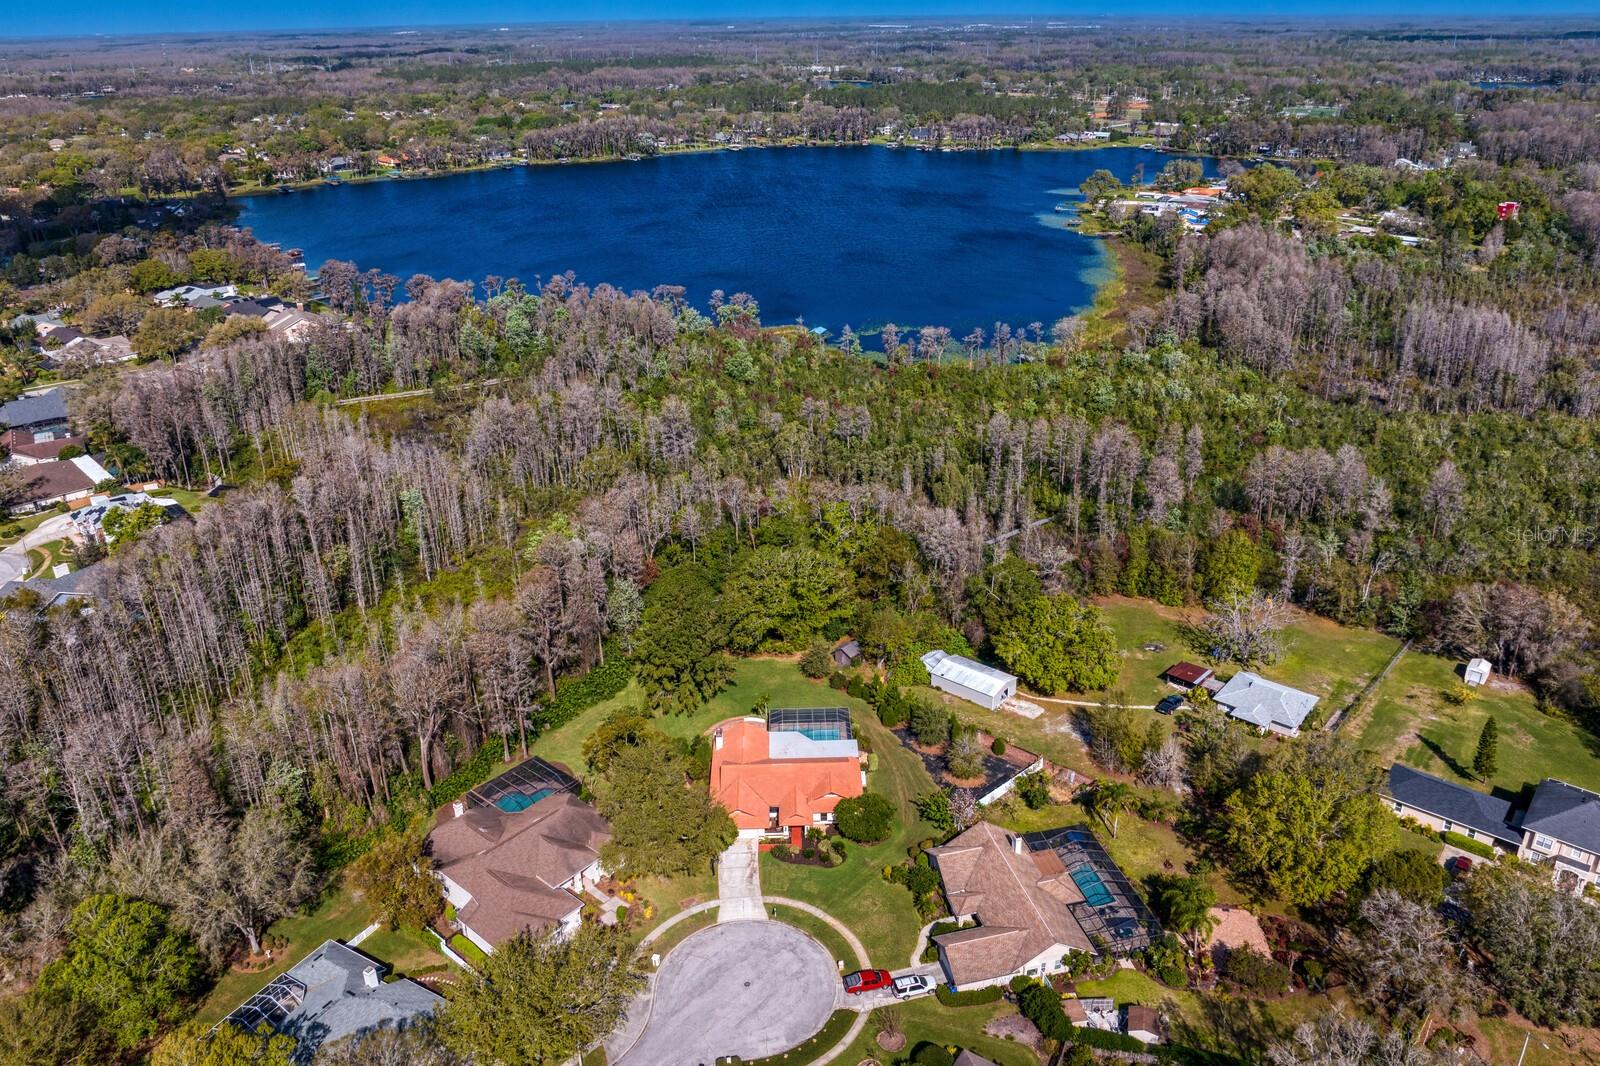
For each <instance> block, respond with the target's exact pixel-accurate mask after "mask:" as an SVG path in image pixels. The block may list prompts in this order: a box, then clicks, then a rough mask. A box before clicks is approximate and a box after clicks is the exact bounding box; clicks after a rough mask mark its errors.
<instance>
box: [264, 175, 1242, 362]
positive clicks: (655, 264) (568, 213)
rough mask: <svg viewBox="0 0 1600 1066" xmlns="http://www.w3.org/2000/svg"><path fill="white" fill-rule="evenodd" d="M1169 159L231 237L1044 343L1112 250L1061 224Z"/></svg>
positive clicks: (270, 209) (278, 221)
mask: <svg viewBox="0 0 1600 1066" xmlns="http://www.w3.org/2000/svg"><path fill="white" fill-rule="evenodd" d="M1173 158H1176V157H1174V156H1171V155H1167V154H1163V153H1160V152H1154V151H1150V150H1147V149H1137V148H1104V149H1091V150H1083V151H1067V152H1054V151H1039V152H1016V151H994V152H923V151H915V150H907V149H898V150H891V149H887V148H808V149H798V148H797V149H774V148H769V149H746V150H745V151H741V152H711V153H702V154H694V155H677V156H668V157H665V158H657V159H646V160H642V161H638V162H619V163H605V164H588V165H578V164H574V165H571V166H533V167H510V168H505V169H501V170H491V171H480V172H475V173H469V174H456V175H450V176H447V177H439V178H429V179H424V180H406V181H377V182H369V183H361V184H346V185H341V186H336V187H320V188H317V189H313V190H310V191H305V192H296V193H292V194H288V195H271V196H257V197H250V198H246V199H245V200H243V201H242V209H243V215H242V218H241V220H240V224H241V225H244V226H249V227H251V228H252V229H254V231H255V233H256V236H258V237H259V238H261V239H262V240H267V241H278V242H281V243H282V245H283V247H285V248H301V249H303V250H304V251H305V258H306V263H307V264H308V265H309V266H311V267H313V268H314V267H317V266H320V265H321V264H322V263H323V262H324V261H325V260H327V259H348V260H352V261H354V262H355V263H357V264H358V265H359V266H361V267H362V268H363V269H367V268H372V267H376V268H378V269H381V270H384V271H386V272H388V273H391V274H395V275H397V276H399V277H400V278H401V279H402V280H404V279H405V278H407V277H410V276H411V275H412V274H418V273H420V274H429V275H432V276H434V277H440V278H444V277H449V278H456V279H460V280H468V281H481V280H482V279H483V278H484V277H485V276H486V275H490V274H496V275H499V276H501V277H503V278H511V277H515V278H520V279H521V280H522V281H523V282H524V284H527V285H529V286H530V287H531V286H532V285H533V284H534V283H535V282H536V281H537V280H538V279H541V278H549V277H551V276H553V275H555V274H558V273H561V272H563V271H567V270H571V271H574V272H576V274H577V275H578V278H579V280H580V281H583V282H585V283H588V284H591V285H594V284H598V283H600V282H609V283H611V284H613V285H616V286H618V287H619V288H623V289H627V290H630V291H631V290H635V289H646V290H648V289H651V288H654V287H655V286H657V285H663V284H668V285H682V286H684V287H685V288H686V289H687V294H688V298H689V299H690V300H692V301H694V302H695V303H696V304H698V305H701V306H704V305H705V303H706V301H707V299H708V298H709V297H710V295H711V293H712V291H713V290H715V289H722V290H723V291H725V292H726V293H729V294H732V293H735V292H748V293H750V294H751V295H752V296H754V297H755V298H756V300H757V301H758V302H759V303H760V305H761V311H762V320H763V321H764V322H765V323H766V324H768V325H777V324H784V323H791V322H794V321H796V320H802V319H803V320H804V321H805V322H806V323H807V324H808V325H813V326H818V325H820V326H825V327H827V328H828V329H830V330H832V331H834V332H835V333H837V332H838V331H839V329H840V328H841V327H843V326H845V325H849V326H851V327H853V328H854V329H855V330H857V331H858V332H863V331H867V330H871V329H874V328H876V327H878V326H881V325H882V324H883V323H885V322H894V323H897V324H898V325H900V326H902V327H907V326H910V327H918V326H925V325H942V326H948V327H950V328H951V329H952V330H953V331H954V333H955V336H956V337H957V338H959V337H961V336H964V335H965V334H966V333H967V332H968V331H970V330H971V329H972V328H974V327H982V328H983V329H985V330H989V329H992V328H993V326H994V323H996V322H1006V323H1009V324H1010V325H1012V326H1013V327H1017V326H1024V325H1026V324H1028V323H1030V322H1041V323H1043V324H1044V325H1045V326H1046V327H1047V328H1048V326H1049V325H1050V324H1051V323H1052V322H1054V321H1055V320H1056V319H1058V318H1060V317H1061V316H1063V315H1067V314H1071V313H1073V312H1075V311H1079V310H1082V309H1084V308H1085V307H1087V306H1089V304H1091V303H1092V302H1093V299H1094V292H1095V288H1096V286H1097V285H1098V284H1099V282H1100V281H1101V280H1102V279H1103V278H1104V276H1105V272H1106V265H1107V264H1106V253H1105V249H1104V247H1103V246H1102V244H1101V242H1099V241H1096V240H1093V239H1091V238H1088V237H1083V236H1080V235H1079V234H1077V233H1075V232H1073V231H1071V230H1069V229H1067V228H1066V226H1065V221H1066V219H1067V218H1070V217H1071V215H1070V214H1068V215H1062V214H1058V213H1056V211H1055V210H1054V208H1055V205H1056V204H1058V203H1061V202H1062V201H1064V200H1075V199H1076V197H1077V192H1076V190H1077V186H1078V183H1079V182H1080V181H1082V180H1083V179H1084V178H1086V177H1088V176H1089V175H1090V174H1091V173H1093V172H1094V171H1095V170H1098V169H1101V168H1104V169H1106V170H1110V171H1111V172H1112V173H1114V174H1116V175H1117V177H1119V178H1121V179H1123V180H1124V181H1126V180H1128V179H1129V178H1130V177H1131V176H1132V175H1133V172H1134V169H1135V168H1136V167H1138V166H1140V165H1141V164H1142V165H1143V167H1144V173H1145V175H1146V177H1154V176H1155V174H1156V173H1157V172H1158V171H1159V170H1160V169H1161V167H1162V166H1164V165H1165V164H1166V163H1167V162H1168V160H1170V159H1173ZM1204 164H1205V167H1206V172H1207V174H1211V173H1214V166H1215V164H1214V161H1212V160H1204Z"/></svg>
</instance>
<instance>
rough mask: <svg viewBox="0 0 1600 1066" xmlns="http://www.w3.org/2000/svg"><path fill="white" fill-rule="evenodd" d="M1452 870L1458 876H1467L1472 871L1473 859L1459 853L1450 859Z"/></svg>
mask: <svg viewBox="0 0 1600 1066" xmlns="http://www.w3.org/2000/svg"><path fill="white" fill-rule="evenodd" d="M1450 870H1451V872H1452V873H1454V874H1455V875H1456V876H1457V877H1465V876H1467V875H1468V874H1470V873H1471V872H1472V860H1471V859H1469V858H1467V857H1466V856H1465V855H1457V856H1456V857H1455V858H1453V859H1451V860H1450Z"/></svg>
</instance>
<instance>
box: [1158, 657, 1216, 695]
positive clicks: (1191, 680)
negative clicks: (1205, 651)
mask: <svg viewBox="0 0 1600 1066" xmlns="http://www.w3.org/2000/svg"><path fill="white" fill-rule="evenodd" d="M1210 679H1211V670H1210V669H1209V668H1208V667H1204V666H1200V665H1197V664H1195V663H1189V662H1182V663H1173V664H1172V665H1171V666H1169V667H1167V668H1166V669H1165V670H1163V671H1162V672H1161V680H1163V681H1165V682H1166V683H1167V684H1169V685H1175V686H1177V687H1178V688H1181V689H1183V690H1184V691H1185V692H1188V691H1189V690H1191V689H1193V688H1195V687H1196V686H1197V685H1204V684H1205V683H1206V682H1207V681H1209V680H1210Z"/></svg>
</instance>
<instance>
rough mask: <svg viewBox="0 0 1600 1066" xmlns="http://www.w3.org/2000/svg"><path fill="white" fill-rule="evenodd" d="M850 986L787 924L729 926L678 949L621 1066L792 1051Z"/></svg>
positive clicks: (678, 1064)
mask: <svg viewBox="0 0 1600 1066" xmlns="http://www.w3.org/2000/svg"><path fill="white" fill-rule="evenodd" d="M843 998H844V989H843V987H842V986H841V985H840V982H839V974H838V971H837V970H836V969H835V968H834V964H833V960H832V958H830V957H829V955H828V953H827V951H825V950H824V949H823V947H822V945H821V944H818V943H817V942H816V941H815V940H812V939H811V938H810V937H809V936H806V934H804V933H802V932H800V931H799V930H798V929H795V928H793V927H792V926H787V925H784V924H783V923H782V922H728V923H724V924H719V925H713V926H711V927H710V928H708V929H702V930H701V931H700V932H698V933H695V934H694V935H692V936H690V937H689V938H688V939H686V940H684V941H683V943H681V944H679V945H678V946H677V947H675V948H673V949H672V951H671V953H670V954H668V955H667V957H666V959H664V960H663V961H662V963H661V970H660V972H659V973H657V974H656V982H655V993H654V996H653V997H652V1002H651V1004H650V1008H649V1010H650V1018H649V1020H648V1021H647V1022H646V1023H645V1029H644V1033H643V1034H642V1035H641V1036H640V1037H639V1042H638V1043H636V1044H635V1045H634V1046H633V1047H632V1048H631V1049H630V1050H628V1051H626V1052H624V1053H623V1054H622V1056H621V1057H620V1058H617V1059H614V1060H613V1061H614V1062H616V1063H617V1064H618V1066H710V1064H712V1063H715V1062H716V1060H717V1058H718V1057H719V1056H725V1055H738V1056H740V1057H742V1058H747V1059H755V1058H762V1057H765V1056H767V1055H774V1054H777V1053H778V1052H780V1051H787V1050H788V1049H789V1048H792V1047H794V1046H795V1045H796V1044H798V1043H800V1042H801V1041H802V1040H804V1039H806V1038H807V1037H809V1036H810V1035H811V1034H813V1033H815V1032H816V1031H817V1030H818V1029H821V1028H822V1025H823V1023H824V1022H826V1021H827V1020H828V1016H829V1015H830V1014H832V1013H833V1011H834V1009H835V1008H836V1007H838V1006H840V1005H841V1003H842V1001H843Z"/></svg>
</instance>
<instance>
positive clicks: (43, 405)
mask: <svg viewBox="0 0 1600 1066" xmlns="http://www.w3.org/2000/svg"><path fill="white" fill-rule="evenodd" d="M66 424H67V390H66V389H60V388H57V389H48V390H46V391H44V392H35V393H30V394H28V395H25V396H18V397H17V398H16V399H15V400H12V401H11V402H10V403H8V404H4V405H0V428H7V427H16V428H20V429H33V428H35V427H38V428H41V429H42V428H50V427H56V426H60V427H63V428H64V427H65V426H66Z"/></svg>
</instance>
